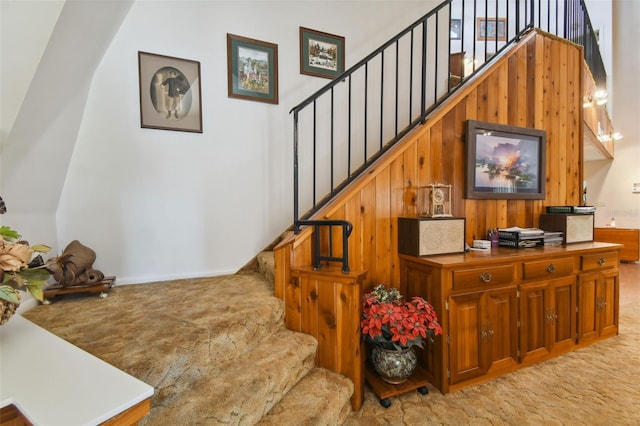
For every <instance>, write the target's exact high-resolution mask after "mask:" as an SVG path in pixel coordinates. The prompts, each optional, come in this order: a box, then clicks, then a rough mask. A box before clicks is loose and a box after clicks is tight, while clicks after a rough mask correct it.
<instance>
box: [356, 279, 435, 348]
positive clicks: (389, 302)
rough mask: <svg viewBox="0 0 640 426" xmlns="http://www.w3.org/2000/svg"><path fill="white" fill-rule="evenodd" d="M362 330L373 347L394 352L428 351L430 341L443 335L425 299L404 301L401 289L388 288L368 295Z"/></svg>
mask: <svg viewBox="0 0 640 426" xmlns="http://www.w3.org/2000/svg"><path fill="white" fill-rule="evenodd" d="M360 328H361V330H362V334H363V335H364V336H365V339H366V340H368V341H369V342H371V343H372V344H373V345H375V346H378V347H381V348H384V349H391V350H394V349H395V350H403V349H407V348H411V347H413V346H419V347H421V348H422V347H424V346H423V345H424V340H425V339H426V338H429V339H433V336H437V335H438V334H442V326H441V325H440V323H439V322H438V315H437V314H436V311H435V309H434V308H433V306H432V305H431V304H430V303H429V302H427V301H426V300H424V299H423V298H422V297H413V298H412V299H411V301H405V302H403V301H402V295H401V294H400V291H398V289H396V288H393V287H387V286H386V285H385V284H380V285H378V286H376V287H375V288H374V289H373V290H372V291H370V292H368V293H365V295H364V297H363V306H362V321H361V322H360Z"/></svg>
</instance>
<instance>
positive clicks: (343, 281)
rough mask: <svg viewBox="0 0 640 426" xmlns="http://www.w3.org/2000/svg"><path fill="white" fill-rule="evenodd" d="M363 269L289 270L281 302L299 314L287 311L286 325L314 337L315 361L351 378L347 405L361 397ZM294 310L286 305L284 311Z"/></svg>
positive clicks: (359, 402)
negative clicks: (352, 387)
mask: <svg viewBox="0 0 640 426" xmlns="http://www.w3.org/2000/svg"><path fill="white" fill-rule="evenodd" d="M366 275H367V273H366V272H364V271H359V272H349V273H343V272H342V270H341V269H339V268H335V267H326V268H322V269H321V270H314V269H313V268H311V267H305V268H298V269H292V270H291V280H290V282H289V284H288V285H287V288H286V290H285V299H284V300H285V305H286V306H298V307H299V310H298V312H299V316H298V317H294V316H293V315H287V317H286V324H287V328H288V329H290V330H294V331H300V332H303V333H307V334H311V335H312V336H314V337H315V338H316V339H317V340H318V351H317V353H316V365H318V366H320V367H324V368H326V369H329V370H333V371H336V372H338V373H340V374H343V375H344V376H346V377H348V378H350V379H351V380H353V384H354V391H353V395H352V397H351V406H352V408H353V410H354V411H357V410H359V409H360V407H361V406H362V403H363V401H364V356H363V348H362V339H361V338H360V317H361V311H362V284H363V281H364V279H365V277H366ZM292 311H294V312H295V310H290V309H287V313H288V314H289V313H291V312H292Z"/></svg>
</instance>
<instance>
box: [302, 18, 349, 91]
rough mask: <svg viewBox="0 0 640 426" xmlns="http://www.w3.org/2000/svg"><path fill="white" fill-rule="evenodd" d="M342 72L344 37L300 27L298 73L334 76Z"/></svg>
mask: <svg viewBox="0 0 640 426" xmlns="http://www.w3.org/2000/svg"><path fill="white" fill-rule="evenodd" d="M343 72H344V37H342V36H338V35H335V34H329V33H323V32H321V31H316V30H311V29H309V28H303V27H300V74H307V75H313V76H316V77H324V78H335V77H337V76H339V75H340V74H342V73H343Z"/></svg>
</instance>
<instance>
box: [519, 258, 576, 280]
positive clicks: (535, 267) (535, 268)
mask: <svg viewBox="0 0 640 426" xmlns="http://www.w3.org/2000/svg"><path fill="white" fill-rule="evenodd" d="M572 273H573V257H564V258H559V259H547V260H536V261H532V262H524V263H523V277H524V279H525V280H530V279H536V278H555V277H562V276H564V275H570V274H572Z"/></svg>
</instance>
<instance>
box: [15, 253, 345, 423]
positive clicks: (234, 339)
mask: <svg viewBox="0 0 640 426" xmlns="http://www.w3.org/2000/svg"><path fill="white" fill-rule="evenodd" d="M258 260H259V261H258V262H257V264H258V265H259V266H255V265H254V266H253V267H252V268H251V270H243V271H240V272H238V273H237V274H233V275H227V276H218V277H211V278H197V279H186V280H178V281H166V282H157V283H148V284H140V285H125V286H117V285H116V286H115V287H114V288H112V289H111V290H110V292H109V297H107V298H106V299H100V298H95V297H79V298H66V296H65V297H62V298H61V299H60V300H58V299H55V300H54V301H53V303H52V304H51V305H39V306H36V307H34V308H33V309H31V310H29V311H28V312H25V313H24V314H23V315H24V316H25V318H27V319H29V320H30V321H33V322H34V323H36V324H38V325H40V326H41V327H43V328H45V329H47V330H49V331H50V332H52V333H54V334H56V335H58V336H59V337H61V338H63V339H65V340H67V341H69V342H71V343H73V344H74V345H76V346H78V347H79V348H81V349H83V350H85V351H86V352H89V353H91V354H93V355H95V356H97V357H98V358H101V359H103V360H104V361H106V362H108V363H110V364H112V365H114V366H115V367H117V368H119V369H121V370H123V371H125V372H127V373H129V374H131V375H132V376H134V377H137V378H138V379H140V380H142V381H144V382H145V383H148V384H149V385H151V386H153V387H154V389H155V391H154V395H153V397H152V401H151V406H152V408H151V412H150V413H149V415H147V416H146V417H145V418H143V419H142V420H141V422H140V424H142V425H154V426H156V425H213V424H229V425H254V424H260V425H292V424H296V425H298V424H312V425H339V424H342V423H343V422H344V421H345V420H346V418H347V416H348V415H349V414H350V413H351V401H350V398H351V396H352V394H353V391H354V385H353V382H352V381H351V380H350V379H348V378H346V377H344V376H342V375H340V374H338V373H335V372H333V371H329V370H326V369H323V368H319V367H316V350H317V347H318V343H317V341H316V339H315V338H314V337H313V336H310V335H307V334H304V333H298V332H294V331H290V330H287V329H286V328H285V321H284V312H285V311H284V303H283V302H282V301H281V300H280V299H278V298H276V297H275V296H274V290H273V269H272V268H273V253H272V252H267V253H262V254H260V255H259V256H258Z"/></svg>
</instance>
